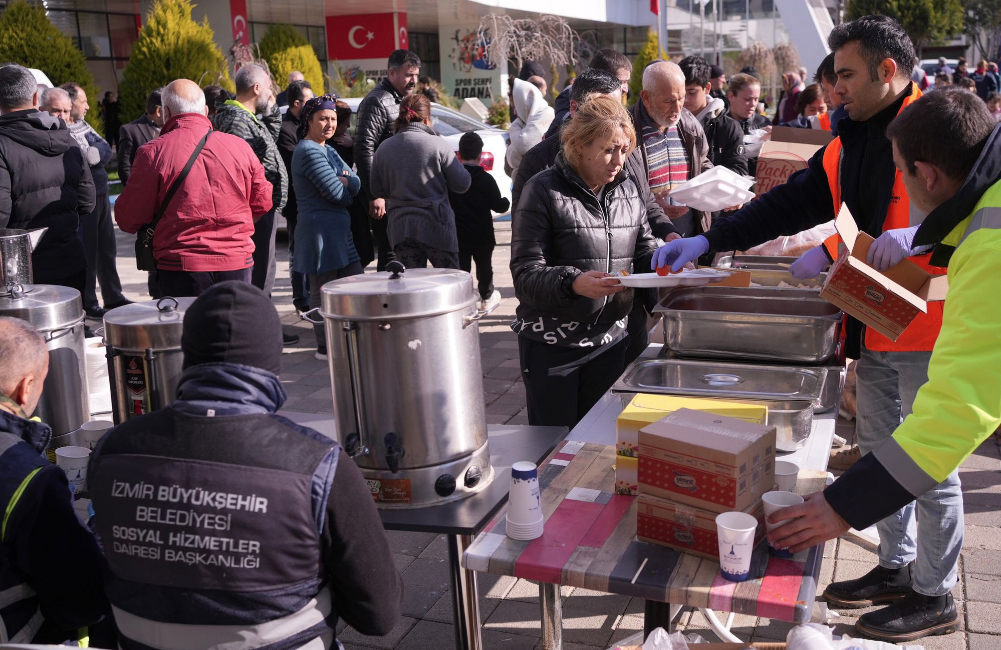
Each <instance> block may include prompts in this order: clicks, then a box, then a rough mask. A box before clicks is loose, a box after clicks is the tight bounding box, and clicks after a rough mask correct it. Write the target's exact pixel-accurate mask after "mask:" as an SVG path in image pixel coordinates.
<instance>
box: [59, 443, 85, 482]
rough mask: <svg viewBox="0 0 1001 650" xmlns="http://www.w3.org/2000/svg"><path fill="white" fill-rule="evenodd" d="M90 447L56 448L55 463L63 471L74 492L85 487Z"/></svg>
mask: <svg viewBox="0 0 1001 650" xmlns="http://www.w3.org/2000/svg"><path fill="white" fill-rule="evenodd" d="M89 460H90V449H87V448H86V447H60V448H59V449H56V465H58V466H59V467H60V468H62V470H63V471H64V472H66V478H67V479H68V480H69V482H70V488H72V490H73V492H74V493H77V492H84V491H86V489H87V462H88V461H89Z"/></svg>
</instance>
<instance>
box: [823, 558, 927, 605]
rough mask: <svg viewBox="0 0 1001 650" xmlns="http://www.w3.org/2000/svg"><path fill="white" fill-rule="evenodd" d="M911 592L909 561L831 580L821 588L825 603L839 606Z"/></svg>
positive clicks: (892, 598) (876, 602)
mask: <svg viewBox="0 0 1001 650" xmlns="http://www.w3.org/2000/svg"><path fill="white" fill-rule="evenodd" d="M910 593H911V565H910V564H908V565H907V566H905V567H901V568H899V569H884V568H883V567H881V566H877V567H876V568H875V569H873V570H872V571H870V572H869V573H867V574H865V575H864V576H862V577H861V578H857V579H855V580H845V581H843V582H832V583H831V584H829V585H827V589H825V590H824V598H825V599H826V600H827V602H828V604H829V605H831V606H832V607H834V608H835V609H838V608H846V609H859V608H862V607H872V606H873V605H879V604H881V603H889V602H893V601H895V600H899V599H901V598H904V597H906V596H907V595H908V594H910Z"/></svg>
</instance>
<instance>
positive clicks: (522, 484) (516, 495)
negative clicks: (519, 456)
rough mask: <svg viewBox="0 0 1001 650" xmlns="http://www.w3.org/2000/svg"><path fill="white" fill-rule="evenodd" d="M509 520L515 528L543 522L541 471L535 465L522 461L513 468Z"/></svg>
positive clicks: (508, 511) (509, 498) (508, 509)
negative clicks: (540, 488)
mask: <svg viewBox="0 0 1001 650" xmlns="http://www.w3.org/2000/svg"><path fill="white" fill-rule="evenodd" d="M507 520H508V522H510V523H512V524H514V525H515V526H519V525H521V526H535V525H537V524H540V523H541V522H542V496H541V494H540V493H539V470H538V468H537V467H536V466H535V463H529V462H524V461H522V462H518V463H515V464H514V465H512V466H511V493H510V495H509V496H508V507H507Z"/></svg>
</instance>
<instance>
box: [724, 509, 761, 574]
mask: <svg viewBox="0 0 1001 650" xmlns="http://www.w3.org/2000/svg"><path fill="white" fill-rule="evenodd" d="M757 528H758V520H757V519H755V518H754V517H752V516H751V515H749V514H747V513H746V512H724V513H723V514H721V515H718V516H717V517H716V532H717V534H718V535H719V571H720V575H722V576H723V577H724V578H725V579H726V580H729V581H731V582H743V581H745V580H747V579H748V578H749V577H750V575H751V555H752V553H753V552H754V531H755V530H757Z"/></svg>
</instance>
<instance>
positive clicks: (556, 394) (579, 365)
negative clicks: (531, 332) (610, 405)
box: [518, 336, 629, 429]
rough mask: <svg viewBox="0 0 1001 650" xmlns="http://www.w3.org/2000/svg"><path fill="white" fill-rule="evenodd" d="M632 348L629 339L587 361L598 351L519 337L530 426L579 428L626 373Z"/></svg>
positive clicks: (519, 350) (624, 339) (609, 347)
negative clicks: (578, 425) (592, 409)
mask: <svg viewBox="0 0 1001 650" xmlns="http://www.w3.org/2000/svg"><path fill="white" fill-rule="evenodd" d="M628 345H629V337H628V336H626V337H624V338H623V339H622V340H620V341H617V342H616V343H613V344H611V345H610V346H608V347H607V348H606V349H605V350H603V351H601V352H600V353H599V354H598V355H597V356H594V357H592V358H590V359H588V360H587V361H584V360H583V359H584V358H585V357H587V356H588V355H591V354H594V353H595V352H596V350H595V349H594V348H583V349H582V348H563V347H557V346H555V345H548V344H546V343H540V342H538V341H533V340H531V339H527V338H525V337H523V336H519V337H518V353H519V357H520V360H521V377H522V379H523V380H524V381H525V396H526V400H527V402H528V423H529V424H531V425H536V426H564V427H567V428H570V429H572V428H573V427H574V426H576V424H577V423H578V422H580V421H581V419H583V417H584V416H585V415H586V414H587V412H588V411H590V410H591V407H592V406H594V405H595V404H596V403H597V402H598V400H599V399H601V396H602V395H604V394H605V391H607V390H608V389H609V388H611V387H612V384H614V383H615V381H616V380H617V379H618V378H619V375H621V374H622V371H623V370H625V368H626V348H627V347H628ZM599 350H600V348H599ZM568 366H569V368H568Z"/></svg>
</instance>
